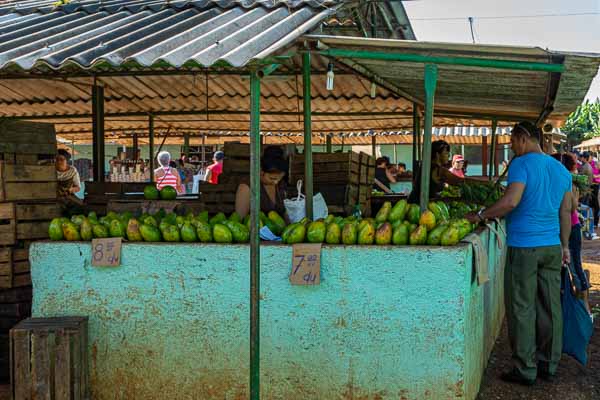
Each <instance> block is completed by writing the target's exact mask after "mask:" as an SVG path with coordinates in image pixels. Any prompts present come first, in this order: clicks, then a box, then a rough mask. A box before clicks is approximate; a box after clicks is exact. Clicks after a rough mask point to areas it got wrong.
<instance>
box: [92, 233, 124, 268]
mask: <svg viewBox="0 0 600 400" xmlns="http://www.w3.org/2000/svg"><path fill="white" fill-rule="evenodd" d="M92 265H93V266H94V267H118V266H119V265H121V238H106V239H93V240H92Z"/></svg>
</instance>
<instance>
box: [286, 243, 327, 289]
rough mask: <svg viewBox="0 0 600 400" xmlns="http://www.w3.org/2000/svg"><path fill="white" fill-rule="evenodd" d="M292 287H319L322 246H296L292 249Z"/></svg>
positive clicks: (301, 244) (302, 244) (305, 244)
mask: <svg viewBox="0 0 600 400" xmlns="http://www.w3.org/2000/svg"><path fill="white" fill-rule="evenodd" d="M292 251H293V256H292V271H291V272H290V283H291V284H292V285H319V284H320V283H321V244H319V243H317V244H312V243H311V244H307V243H300V244H295V245H294V246H293V247H292Z"/></svg>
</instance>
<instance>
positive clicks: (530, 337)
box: [504, 247, 538, 381]
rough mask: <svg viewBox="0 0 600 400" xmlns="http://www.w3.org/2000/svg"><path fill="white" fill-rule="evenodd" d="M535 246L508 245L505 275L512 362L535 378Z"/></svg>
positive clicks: (523, 373) (536, 265)
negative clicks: (517, 246) (519, 246)
mask: <svg viewBox="0 0 600 400" xmlns="http://www.w3.org/2000/svg"><path fill="white" fill-rule="evenodd" d="M537 267H538V262H537V254H536V249H535V248H516V247H509V249H508V262H507V267H506V271H505V275H504V287H505V289H504V290H505V305H506V320H507V325H508V337H509V340H510V345H511V348H512V352H513V356H512V360H513V364H514V366H515V368H516V370H517V371H518V372H519V374H520V375H521V376H522V377H523V378H525V379H527V380H531V381H533V380H535V378H536V375H537V363H536V359H535V350H536V347H535V343H536V336H535V327H536V325H535V322H536V318H535V313H536V308H535V297H536V292H537Z"/></svg>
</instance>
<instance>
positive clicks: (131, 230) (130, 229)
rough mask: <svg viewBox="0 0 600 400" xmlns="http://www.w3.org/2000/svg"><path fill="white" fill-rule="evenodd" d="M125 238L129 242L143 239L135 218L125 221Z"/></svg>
mask: <svg viewBox="0 0 600 400" xmlns="http://www.w3.org/2000/svg"><path fill="white" fill-rule="evenodd" d="M127 240H129V241H130V242H141V241H142V240H143V237H142V234H141V233H140V223H139V221H138V220H137V219H135V218H131V219H130V220H129V222H128V223H127Z"/></svg>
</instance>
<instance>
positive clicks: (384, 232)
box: [375, 222, 394, 245]
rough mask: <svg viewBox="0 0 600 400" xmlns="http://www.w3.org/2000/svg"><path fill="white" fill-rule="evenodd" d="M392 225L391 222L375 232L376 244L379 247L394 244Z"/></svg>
mask: <svg viewBox="0 0 600 400" xmlns="http://www.w3.org/2000/svg"><path fill="white" fill-rule="evenodd" d="M393 232H394V231H393V230H392V224H390V223H389V222H385V223H383V225H381V226H380V227H379V228H377V231H376V232H375V243H376V244H378V245H386V244H390V243H392V234H393Z"/></svg>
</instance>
